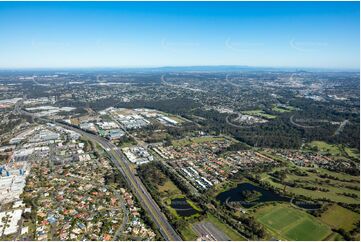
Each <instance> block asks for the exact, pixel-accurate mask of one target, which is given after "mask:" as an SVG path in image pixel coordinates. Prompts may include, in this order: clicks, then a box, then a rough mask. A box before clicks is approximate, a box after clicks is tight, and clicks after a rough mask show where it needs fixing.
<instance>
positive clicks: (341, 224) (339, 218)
mask: <svg viewBox="0 0 361 242" xmlns="http://www.w3.org/2000/svg"><path fill="white" fill-rule="evenodd" d="M359 220H360V219H359V214H357V213H355V212H353V211H351V210H348V209H346V208H343V207H341V206H339V205H337V204H334V205H332V206H331V207H329V208H328V209H327V210H326V211H325V212H324V213H323V214H322V215H321V221H323V222H324V223H326V224H328V225H330V226H331V227H332V228H334V229H340V228H342V229H344V230H345V231H350V230H352V229H353V228H354V227H355V226H356V225H355V224H356V223H357V222H358V221H359Z"/></svg>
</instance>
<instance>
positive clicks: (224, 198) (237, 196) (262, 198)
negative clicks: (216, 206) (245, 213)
mask: <svg viewBox="0 0 361 242" xmlns="http://www.w3.org/2000/svg"><path fill="white" fill-rule="evenodd" d="M245 191H246V192H253V193H256V194H259V195H258V196H255V197H254V199H251V200H250V199H247V197H246V195H247V194H248V193H245ZM216 199H217V200H218V201H220V202H221V203H223V204H224V203H225V204H226V205H228V206H229V207H237V206H239V205H241V206H242V207H244V208H251V207H253V206H255V205H257V204H260V203H265V202H292V204H294V205H295V206H298V207H300V208H304V209H308V210H311V209H312V210H313V209H319V208H321V205H320V204H317V203H312V202H307V201H303V200H298V199H292V198H290V197H286V196H282V195H280V194H278V193H275V192H273V191H271V190H267V189H264V188H261V187H259V186H256V185H253V184H251V183H241V184H238V186H237V187H235V188H232V189H229V190H228V191H225V192H222V193H220V194H218V195H217V197H216Z"/></svg>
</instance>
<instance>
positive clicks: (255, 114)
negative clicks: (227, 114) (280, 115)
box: [241, 109, 277, 119]
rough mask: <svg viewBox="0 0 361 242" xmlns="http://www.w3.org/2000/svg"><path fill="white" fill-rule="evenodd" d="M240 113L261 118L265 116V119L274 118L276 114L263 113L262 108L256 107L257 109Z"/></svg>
mask: <svg viewBox="0 0 361 242" xmlns="http://www.w3.org/2000/svg"><path fill="white" fill-rule="evenodd" d="M241 113H243V114H247V115H253V116H258V117H261V118H266V119H275V118H276V117H277V116H275V115H271V114H268V113H265V112H264V111H263V110H260V109H257V110H249V111H242V112H241Z"/></svg>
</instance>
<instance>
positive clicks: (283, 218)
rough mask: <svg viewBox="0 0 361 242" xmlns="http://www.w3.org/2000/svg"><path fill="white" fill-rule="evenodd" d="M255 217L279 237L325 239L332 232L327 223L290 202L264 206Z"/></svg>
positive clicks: (288, 238) (287, 238)
mask: <svg viewBox="0 0 361 242" xmlns="http://www.w3.org/2000/svg"><path fill="white" fill-rule="evenodd" d="M255 217H256V219H257V220H258V221H259V222H260V223H262V224H263V225H265V226H266V227H267V228H268V229H269V231H271V232H272V233H273V234H274V235H275V237H277V239H286V240H323V239H324V238H326V237H327V236H329V235H330V234H331V233H332V231H331V229H330V228H329V227H328V226H327V225H325V224H323V223H321V222H320V221H318V220H317V219H316V218H314V217H312V216H311V215H309V214H307V213H306V212H303V211H301V210H298V209H295V208H293V207H291V206H290V205H289V204H278V205H270V206H266V207H262V208H260V209H258V210H257V212H256V214H255Z"/></svg>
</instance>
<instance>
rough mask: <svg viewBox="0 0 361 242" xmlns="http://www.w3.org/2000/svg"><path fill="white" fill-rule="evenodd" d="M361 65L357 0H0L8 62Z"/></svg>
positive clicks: (0, 60)
mask: <svg viewBox="0 0 361 242" xmlns="http://www.w3.org/2000/svg"><path fill="white" fill-rule="evenodd" d="M194 65H198V66H199V65H200V66H205V65H242V66H258V67H300V68H301V67H311V68H340V69H349V68H351V69H354V68H356V69H359V65H360V6H359V2H0V68H48V67H52V68H58V67H74V68H78V67H159V66H194Z"/></svg>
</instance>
